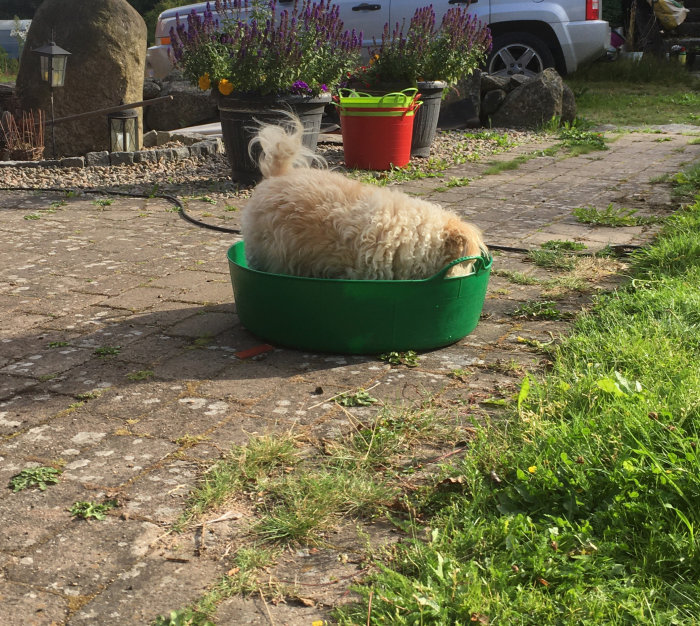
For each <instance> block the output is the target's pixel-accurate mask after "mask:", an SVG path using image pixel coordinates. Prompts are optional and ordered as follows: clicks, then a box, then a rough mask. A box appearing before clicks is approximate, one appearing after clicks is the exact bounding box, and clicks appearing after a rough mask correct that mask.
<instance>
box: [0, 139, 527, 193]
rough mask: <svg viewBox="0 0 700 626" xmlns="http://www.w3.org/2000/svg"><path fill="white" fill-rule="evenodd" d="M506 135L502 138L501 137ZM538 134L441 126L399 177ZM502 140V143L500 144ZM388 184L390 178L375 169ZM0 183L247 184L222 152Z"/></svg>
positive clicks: (41, 172) (192, 187)
mask: <svg viewBox="0 0 700 626" xmlns="http://www.w3.org/2000/svg"><path fill="white" fill-rule="evenodd" d="M506 134H507V138H508V141H507V142H505V141H504V140H503V137H504V135H506ZM538 137H539V138H541V135H536V134H535V133H528V132H521V131H514V130H497V129H496V130H491V131H478V130H477V131H443V132H439V133H438V135H437V137H436V139H435V143H434V145H433V147H432V150H431V155H430V158H429V159H412V161H411V163H410V164H409V165H408V166H407V167H406V168H404V172H405V175H404V176H403V179H404V180H405V179H406V178H407V177H410V176H411V174H412V173H413V174H416V172H417V171H418V172H426V171H432V172H438V173H439V172H440V171H442V170H444V169H445V168H446V167H447V166H449V165H453V164H456V163H459V162H466V161H477V160H480V159H484V158H486V157H489V156H491V155H493V154H495V153H498V152H503V151H504V150H508V149H510V148H512V147H514V146H516V145H521V144H523V143H528V142H530V141H533V140H535V139H536V138H538ZM328 138H329V141H328V142H322V143H320V144H319V147H318V152H319V153H320V154H321V155H322V156H323V157H324V158H325V159H326V160H327V161H328V164H329V166H330V167H333V168H335V169H338V170H340V171H346V172H347V171H348V170H346V169H345V168H344V167H343V149H342V144H341V143H340V135H337V136H333V135H331V136H329V137H328ZM504 144H505V145H504ZM348 174H349V175H350V176H356V177H363V178H366V177H367V176H368V175H369V176H371V175H372V174H371V173H368V172H363V171H358V172H348ZM375 176H377V177H381V178H384V179H386V182H387V183H388V184H391V183H392V182H393V181H392V177H391V176H387V175H386V173H375ZM0 188H32V189H34V188H40V189H47V188H60V189H64V190H69V189H100V190H104V191H106V192H109V191H119V192H128V193H136V194H144V195H156V194H169V195H177V196H194V195H197V194H200V195H201V194H207V195H209V196H212V197H214V198H215V197H216V196H225V197H227V198H241V199H242V198H245V197H247V196H249V195H250V191H251V188H250V187H241V186H239V185H237V184H236V183H234V182H233V181H232V180H231V179H230V167H229V164H228V161H227V159H226V156H225V155H221V154H218V155H213V156H207V157H201V158H194V157H190V158H184V159H180V160H171V161H161V162H158V163H138V164H134V165H122V166H112V167H83V168H12V167H7V168H1V169H0Z"/></svg>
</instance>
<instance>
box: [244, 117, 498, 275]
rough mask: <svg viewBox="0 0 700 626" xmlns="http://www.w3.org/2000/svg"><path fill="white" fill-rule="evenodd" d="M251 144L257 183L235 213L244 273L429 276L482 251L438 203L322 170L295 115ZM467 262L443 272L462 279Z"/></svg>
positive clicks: (469, 230) (466, 227)
mask: <svg viewBox="0 0 700 626" xmlns="http://www.w3.org/2000/svg"><path fill="white" fill-rule="evenodd" d="M288 117H289V123H285V124H284V125H283V126H282V125H280V126H276V125H263V126H262V127H261V128H260V129H259V131H258V133H257V135H256V136H255V138H254V139H253V141H252V142H251V148H252V147H253V146H255V145H256V144H257V145H259V146H260V148H261V150H262V152H261V155H260V157H259V167H260V171H261V172H262V174H263V178H264V180H263V181H262V182H260V183H259V184H258V186H257V187H256V188H255V190H254V191H253V195H252V197H251V198H250V200H249V201H248V203H247V204H246V206H245V207H244V209H243V216H242V223H241V225H242V234H243V238H244V240H245V246H246V257H247V260H248V265H249V267H251V268H254V269H257V270H261V271H265V272H271V273H275V274H289V275H294V276H307V277H312V278H345V279H385V280H408V279H423V278H428V277H430V276H432V275H434V274H435V273H436V272H438V271H439V270H440V269H442V268H443V267H445V265H447V264H448V263H449V262H450V261H453V260H455V259H457V258H460V257H464V256H478V255H480V254H482V253H486V252H487V250H486V246H485V245H484V243H483V241H482V238H481V233H480V231H479V230H478V229H477V228H476V227H475V226H473V225H471V224H468V223H466V222H463V221H462V220H461V219H460V218H459V217H457V215H455V214H454V213H451V212H450V211H447V210H445V209H443V208H441V207H440V206H438V205H437V204H433V203H430V202H426V201H424V200H420V199H417V198H413V197H411V196H408V195H406V194H404V193H401V192H399V191H393V190H389V189H385V188H381V187H375V186H372V185H366V184H362V183H360V182H357V181H354V180H350V179H348V178H346V177H345V176H343V175H341V174H339V173H337V172H332V171H329V170H327V169H318V168H312V167H311V164H312V162H313V161H317V162H320V163H321V164H322V165H325V162H324V161H323V159H320V158H319V157H317V156H315V155H314V154H313V152H311V151H310V150H308V149H307V148H305V147H304V146H303V145H302V136H303V132H304V131H303V126H302V124H301V122H300V121H299V120H298V119H297V118H295V117H294V116H291V115H289V116H288ZM472 264H473V262H472V263H470V262H464V263H461V264H459V265H456V266H454V267H453V268H451V269H450V274H449V275H453V276H454V275H464V274H468V273H470V272H471V265H472Z"/></svg>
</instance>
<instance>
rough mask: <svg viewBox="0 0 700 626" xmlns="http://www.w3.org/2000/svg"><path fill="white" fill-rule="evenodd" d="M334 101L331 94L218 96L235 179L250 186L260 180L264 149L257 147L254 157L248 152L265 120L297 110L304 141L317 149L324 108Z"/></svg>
mask: <svg viewBox="0 0 700 626" xmlns="http://www.w3.org/2000/svg"><path fill="white" fill-rule="evenodd" d="M330 101H331V96H330V94H323V95H321V96H318V97H314V98H311V97H307V96H285V97H267V98H266V97H262V96H240V95H236V94H232V95H230V96H219V97H218V108H219V116H220V118H221V134H222V136H223V140H224V146H225V147H226V156H227V157H228V160H229V163H230V165H231V178H232V179H233V180H235V181H236V182H239V183H242V184H246V185H250V184H253V183H256V182H258V181H259V180H260V179H261V178H262V175H261V174H260V170H259V169H258V166H257V157H258V155H259V154H260V148H259V147H257V146H256V148H257V149H256V148H254V149H253V154H252V158H251V155H250V154H249V153H248V145H249V144H250V140H251V139H252V138H253V137H254V136H255V133H256V132H257V129H258V127H259V126H260V124H261V123H264V124H276V123H279V122H283V121H284V120H285V119H286V118H285V115H284V113H283V111H287V112H292V113H294V114H295V115H296V116H297V117H298V118H299V119H300V120H301V123H302V124H303V125H304V131H305V132H304V139H303V143H304V145H305V146H306V147H307V148H310V149H311V150H315V149H316V144H317V143H318V134H319V132H320V130H321V118H322V116H323V110H324V107H325V106H326V105H327V104H328V103H329V102H330Z"/></svg>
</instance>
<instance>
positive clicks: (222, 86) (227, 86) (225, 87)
mask: <svg viewBox="0 0 700 626" xmlns="http://www.w3.org/2000/svg"><path fill="white" fill-rule="evenodd" d="M232 91H233V83H231V82H229V81H227V80H226V79H225V78H222V79H221V80H220V81H219V93H221V94H222V95H224V96H228V95H229V94H230V93H231V92H232Z"/></svg>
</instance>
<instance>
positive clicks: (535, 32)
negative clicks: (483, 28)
mask: <svg viewBox="0 0 700 626" xmlns="http://www.w3.org/2000/svg"><path fill="white" fill-rule="evenodd" d="M489 29H490V30H491V36H492V38H493V39H494V40H496V39H497V38H498V39H502V38H503V37H505V36H508V35H514V34H517V33H523V34H526V35H530V36H532V37H535V38H537V39H539V40H541V41H542V43H543V44H545V45H546V47H547V48H548V50H549V53H550V54H551V56H552V58H553V59H554V68H555V69H556V70H557V71H558V72H559V73H560V74H561V75H562V76H565V75H566V61H565V60H564V54H563V52H562V49H561V45H560V44H559V40H558V38H557V36H556V34H555V32H554V30H553V29H552V27H551V26H550V25H549V24H547V23H546V22H538V21H516V22H495V23H492V24H489ZM491 56H492V53H490V54H489V60H490V59H491Z"/></svg>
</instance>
